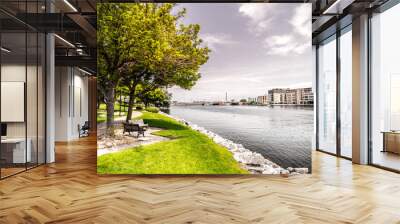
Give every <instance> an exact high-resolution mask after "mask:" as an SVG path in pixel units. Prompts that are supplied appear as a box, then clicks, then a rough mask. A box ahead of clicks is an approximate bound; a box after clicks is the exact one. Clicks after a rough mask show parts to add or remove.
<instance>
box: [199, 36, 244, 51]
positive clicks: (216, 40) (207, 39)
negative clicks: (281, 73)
mask: <svg viewBox="0 0 400 224" xmlns="http://www.w3.org/2000/svg"><path fill="white" fill-rule="evenodd" d="M201 39H202V40H203V41H204V43H205V44H206V45H207V46H208V47H209V48H211V49H212V50H213V51H216V50H217V46H218V45H231V44H236V43H237V42H236V41H234V40H233V39H232V37H231V36H229V35H227V34H224V33H217V34H211V33H206V34H203V35H201Z"/></svg>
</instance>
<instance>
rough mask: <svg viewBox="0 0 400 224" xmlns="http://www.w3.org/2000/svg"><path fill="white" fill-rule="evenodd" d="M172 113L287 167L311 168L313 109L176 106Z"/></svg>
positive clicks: (294, 107) (291, 107)
mask: <svg viewBox="0 0 400 224" xmlns="http://www.w3.org/2000/svg"><path fill="white" fill-rule="evenodd" d="M170 114H171V115H173V116H177V117H179V118H182V119H185V120H187V121H190V122H192V123H195V124H197V125H199V126H202V127H204V128H206V129H207V130H210V131H212V132H214V133H216V134H219V135H221V136H222V137H224V138H227V139H230V140H232V141H234V142H236V143H240V144H242V145H243V146H244V147H245V148H247V149H249V150H251V151H255V152H259V153H261V154H262V155H263V156H264V157H265V158H268V159H270V160H271V161H273V162H275V163H276V164H278V165H280V166H282V167H284V168H287V167H307V168H309V169H311V139H312V134H313V109H312V107H302V106H201V105H199V106H172V107H171V108H170Z"/></svg>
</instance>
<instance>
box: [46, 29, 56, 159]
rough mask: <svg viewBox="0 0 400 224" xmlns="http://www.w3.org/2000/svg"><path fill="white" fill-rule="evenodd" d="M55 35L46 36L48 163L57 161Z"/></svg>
mask: <svg viewBox="0 0 400 224" xmlns="http://www.w3.org/2000/svg"><path fill="white" fill-rule="evenodd" d="M54 48H55V44H54V35H53V34H47V36H46V49H47V51H46V63H47V67H46V97H47V98H46V116H47V117H46V124H47V125H46V145H47V148H46V156H47V157H46V163H52V162H54V161H55V149H54V133H55V117H54V114H55V72H54V67H55V56H54Z"/></svg>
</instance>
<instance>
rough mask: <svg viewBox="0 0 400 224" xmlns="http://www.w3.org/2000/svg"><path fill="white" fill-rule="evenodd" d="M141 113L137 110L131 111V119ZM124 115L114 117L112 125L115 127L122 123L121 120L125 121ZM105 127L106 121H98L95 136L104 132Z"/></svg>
mask: <svg viewBox="0 0 400 224" xmlns="http://www.w3.org/2000/svg"><path fill="white" fill-rule="evenodd" d="M141 115H142V113H141V112H139V111H132V119H134V118H136V117H139V116H141ZM125 119H126V117H125V116H121V117H116V118H115V119H114V126H115V127H119V126H121V125H122V122H123V121H125ZM106 127H107V123H106V122H102V123H98V124H97V136H102V135H104V134H105V133H106Z"/></svg>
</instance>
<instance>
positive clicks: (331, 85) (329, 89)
mask: <svg viewBox="0 0 400 224" xmlns="http://www.w3.org/2000/svg"><path fill="white" fill-rule="evenodd" d="M317 63H318V91H319V92H318V104H317V105H318V149H320V150H322V151H326V152H329V153H336V36H332V37H331V38H329V39H328V40H327V41H325V42H324V43H322V44H320V45H319V48H318V62H317Z"/></svg>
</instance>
